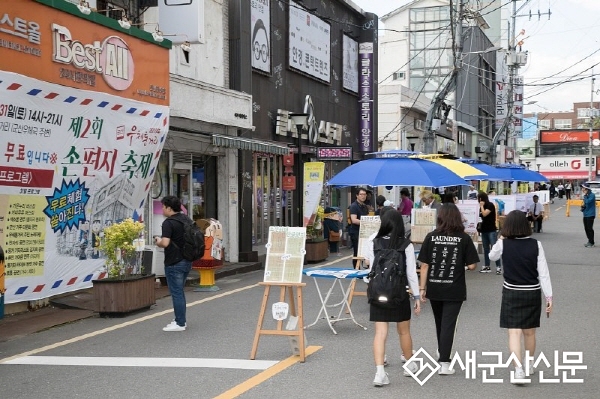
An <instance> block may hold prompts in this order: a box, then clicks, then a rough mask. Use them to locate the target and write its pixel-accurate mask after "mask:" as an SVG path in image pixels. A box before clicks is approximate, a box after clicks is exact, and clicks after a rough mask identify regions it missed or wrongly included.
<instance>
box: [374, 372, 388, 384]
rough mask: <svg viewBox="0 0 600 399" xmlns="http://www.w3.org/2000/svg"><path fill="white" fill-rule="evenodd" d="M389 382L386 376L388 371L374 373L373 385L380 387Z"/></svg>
mask: <svg viewBox="0 0 600 399" xmlns="http://www.w3.org/2000/svg"><path fill="white" fill-rule="evenodd" d="M389 383H390V379H389V378H388V373H376V374H375V379H374V380H373V386H376V387H382V386H384V385H388V384H389Z"/></svg>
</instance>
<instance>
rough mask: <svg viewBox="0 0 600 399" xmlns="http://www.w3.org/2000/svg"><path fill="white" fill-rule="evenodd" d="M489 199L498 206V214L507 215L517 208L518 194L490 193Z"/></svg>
mask: <svg viewBox="0 0 600 399" xmlns="http://www.w3.org/2000/svg"><path fill="white" fill-rule="evenodd" d="M489 200H490V202H491V203H493V204H494V206H496V215H498V216H506V215H508V214H509V213H510V212H511V211H514V210H515V209H517V196H516V195H490V196H489Z"/></svg>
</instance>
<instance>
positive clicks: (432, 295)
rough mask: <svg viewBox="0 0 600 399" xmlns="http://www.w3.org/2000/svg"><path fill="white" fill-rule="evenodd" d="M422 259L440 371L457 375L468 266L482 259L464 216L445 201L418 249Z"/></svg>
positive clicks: (422, 290)
mask: <svg viewBox="0 0 600 399" xmlns="http://www.w3.org/2000/svg"><path fill="white" fill-rule="evenodd" d="M418 260H419V262H421V276H420V277H421V283H420V288H419V291H420V294H421V301H422V302H425V301H426V299H429V302H430V303H431V310H432V311H433V317H434V319H435V329H436V334H437V344H438V352H439V359H438V362H439V363H440V365H441V366H442V367H441V369H440V370H439V372H438V374H442V375H444V374H454V372H455V370H454V369H451V368H450V353H451V352H452V344H453V343H454V333H455V330H456V322H457V320H458V315H459V313H460V308H461V307H462V303H463V302H464V301H465V300H466V299H467V284H466V281H465V266H466V268H468V269H469V270H473V269H475V267H476V263H477V262H479V255H477V249H476V248H475V245H474V244H473V240H471V237H470V236H469V235H468V234H467V233H465V227H464V225H463V221H462V215H461V213H460V210H459V209H458V207H457V206H456V205H454V204H443V205H442V206H441V207H440V209H439V211H438V214H437V226H436V229H435V230H434V231H432V232H431V233H429V234H427V235H426V236H425V239H424V240H423V244H422V246H421V250H420V252H419V258H418Z"/></svg>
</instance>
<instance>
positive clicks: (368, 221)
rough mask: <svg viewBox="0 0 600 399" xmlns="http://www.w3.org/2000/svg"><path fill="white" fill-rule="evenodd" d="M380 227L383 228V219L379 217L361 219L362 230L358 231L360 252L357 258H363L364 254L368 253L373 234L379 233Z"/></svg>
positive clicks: (363, 217)
mask: <svg viewBox="0 0 600 399" xmlns="http://www.w3.org/2000/svg"><path fill="white" fill-rule="evenodd" d="M379 226H381V219H380V218H379V216H361V217H360V229H359V230H358V250H357V252H356V256H357V257H359V258H363V257H364V254H365V253H367V250H368V248H367V246H368V242H369V237H371V235H373V233H377V232H378V231H379Z"/></svg>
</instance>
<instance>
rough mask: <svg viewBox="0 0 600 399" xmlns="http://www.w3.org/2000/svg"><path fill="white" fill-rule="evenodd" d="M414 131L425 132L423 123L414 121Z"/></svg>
mask: <svg viewBox="0 0 600 399" xmlns="http://www.w3.org/2000/svg"><path fill="white" fill-rule="evenodd" d="M415 129H417V130H425V121H424V120H422V119H415Z"/></svg>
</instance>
